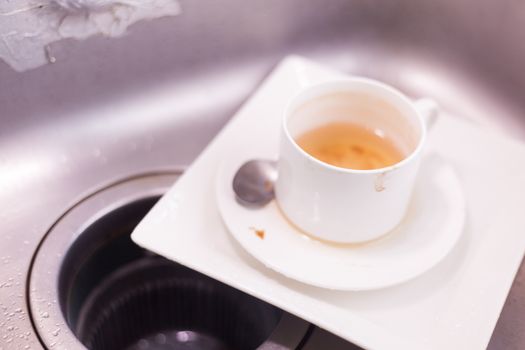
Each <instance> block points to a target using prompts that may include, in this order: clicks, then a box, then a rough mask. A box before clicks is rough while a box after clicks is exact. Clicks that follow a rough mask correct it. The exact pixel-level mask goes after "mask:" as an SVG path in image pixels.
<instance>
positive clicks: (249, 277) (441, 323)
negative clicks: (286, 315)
mask: <svg viewBox="0 0 525 350" xmlns="http://www.w3.org/2000/svg"><path fill="white" fill-rule="evenodd" d="M341 76H342V74H341V73H338V72H335V71H332V70H330V69H327V68H325V67H322V66H319V65H317V64H315V63H312V62H310V61H307V60H305V59H302V58H299V57H289V58H287V59H285V60H284V61H283V62H282V63H281V64H280V65H279V66H278V67H277V68H276V69H275V71H274V72H273V73H272V74H271V75H270V76H269V77H268V78H267V79H266V81H265V82H264V83H263V84H262V86H261V87H260V89H259V90H258V91H257V92H256V93H255V94H254V96H253V97H252V98H251V99H250V100H249V101H248V102H247V103H246V104H245V105H244V106H243V107H242V108H241V110H240V111H239V112H238V113H237V114H236V115H235V116H234V117H233V118H232V119H231V121H230V122H229V123H228V125H227V126H225V127H224V129H223V130H222V131H221V132H220V134H219V135H218V136H217V137H216V138H215V139H214V140H213V141H212V142H211V143H210V145H209V146H208V147H207V149H206V150H205V151H204V152H203V153H202V154H201V155H200V156H199V157H198V159H197V160H196V161H195V162H194V163H193V164H192V165H191V167H190V168H189V169H188V170H187V171H186V173H185V174H184V175H183V176H182V177H181V178H180V179H179V180H178V181H177V183H176V184H175V185H174V186H173V187H172V188H171V190H170V191H169V192H168V193H167V194H166V195H165V196H164V197H163V198H162V199H161V200H160V201H159V202H158V203H157V205H156V206H155V207H154V208H153V209H152V210H151V211H150V213H149V214H148V215H147V216H146V218H145V219H144V220H143V221H142V222H141V223H140V224H139V226H138V227H137V228H136V229H135V231H134V233H133V236H132V238H133V240H134V241H135V242H137V243H138V244H139V245H141V246H143V247H145V248H147V249H150V250H152V251H154V252H156V253H158V254H161V255H163V256H165V257H167V258H169V259H171V260H174V261H176V262H178V263H181V264H183V265H186V266H188V267H190V268H192V269H195V270H197V271H200V272H202V273H204V274H206V275H209V276H211V277H213V278H216V279H217V280H220V281H222V282H224V283H227V284H229V285H231V286H233V287H235V288H238V289H240V290H243V291H245V292H247V293H249V294H252V295H254V296H255V297H258V298H260V299H263V300H265V301H267V302H269V303H272V304H274V305H276V306H278V307H280V308H282V309H284V310H286V311H288V312H290V313H293V314H296V315H298V316H299V317H302V318H304V319H306V320H308V321H310V322H312V323H315V324H317V325H319V326H320V327H322V328H324V329H326V330H328V331H330V332H332V333H335V334H337V335H339V336H341V337H343V338H345V339H347V340H349V341H351V342H353V343H355V344H357V345H360V346H362V347H365V348H369V349H461V350H464V349H470V350H473V349H484V348H485V347H486V346H487V344H488V341H489V339H490V336H491V333H492V330H493V329H494V326H495V324H496V321H497V319H498V316H499V313H500V311H501V308H502V306H503V304H504V301H505V298H506V295H507V293H508V291H509V289H510V286H511V284H512V281H513V279H514V275H515V273H516V271H517V269H518V267H519V264H520V262H521V260H522V258H523V253H524V251H525V234H524V232H525V215H524V209H525V196H524V195H525V162H524V160H525V146H523V145H522V144H521V143H519V142H517V141H514V140H510V139H507V138H505V137H502V136H500V135H497V134H495V133H493V132H491V131H487V130H483V129H481V128H478V127H477V126H475V125H474V124H472V123H470V122H467V121H465V120H461V119H459V118H454V117H451V116H448V115H446V114H445V115H442V116H441V118H440V119H439V120H438V122H437V123H436V125H435V126H434V128H433V129H432V130H431V132H430V135H429V144H428V148H429V150H431V151H433V152H435V153H437V154H438V155H440V156H442V157H444V158H445V159H447V161H448V162H450V163H451V164H452V165H453V166H454V168H455V170H456V171H457V173H458V174H459V177H460V179H461V181H462V184H463V187H464V191H465V195H466V197H467V222H466V231H465V232H464V234H463V236H462V238H461V239H460V242H459V243H458V244H457V246H456V247H455V248H454V249H453V251H452V252H451V253H450V254H449V255H448V256H447V257H446V258H445V259H444V260H443V261H442V262H441V263H439V264H438V265H437V266H436V267H434V268H433V269H431V270H430V271H428V272H427V273H425V274H423V275H422V276H420V277H418V278H416V279H414V280H412V281H410V282H407V283H404V284H402V285H399V286H396V287H391V288H386V289H382V290H377V291H368V292H338V291H330V290H325V289H321V288H317V287H312V286H308V285H305V284H301V283H299V282H296V281H294V280H291V279H288V278H286V277H284V276H282V275H280V274H278V273H276V272H274V271H272V270H270V269H268V268H266V267H264V266H263V265H262V264H261V263H259V262H258V261H256V260H255V259H254V258H252V257H251V256H250V255H248V253H246V252H245V251H244V250H243V249H242V248H241V247H240V246H239V245H238V244H237V243H236V241H235V240H234V239H233V238H232V237H231V236H230V234H229V233H228V232H227V231H226V229H225V227H224V225H223V223H222V220H221V217H220V216H219V213H218V209H217V206H216V201H215V195H214V193H215V189H214V186H215V183H216V181H215V178H216V174H217V170H218V166H219V164H220V163H221V161H222V160H223V159H224V158H226V157H228V153H227V152H226V150H230V149H231V148H232V145H237V146H238V148H239V149H241V148H245V147H250V144H252V143H254V142H257V139H259V138H264V133H265V130H267V129H268V127H269V125H273V124H272V122H271V121H272V120H275V118H280V116H281V115H282V110H283V108H284V106H285V104H286V103H287V101H288V99H289V98H290V97H291V96H293V95H294V94H295V93H297V92H298V91H299V90H300V89H301V88H303V87H305V86H307V85H308V84H311V83H316V82H319V81H323V80H328V79H332V78H334V77H341ZM290 259H293V247H290ZM327 273H330V271H327Z"/></svg>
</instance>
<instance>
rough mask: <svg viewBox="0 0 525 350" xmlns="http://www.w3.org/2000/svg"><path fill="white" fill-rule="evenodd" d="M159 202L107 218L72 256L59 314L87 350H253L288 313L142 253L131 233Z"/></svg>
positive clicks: (62, 279)
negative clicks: (61, 313) (284, 313)
mask: <svg viewBox="0 0 525 350" xmlns="http://www.w3.org/2000/svg"><path fill="white" fill-rule="evenodd" d="M157 199H158V198H148V199H144V200H140V201H137V202H134V203H131V204H128V205H125V206H122V207H120V208H118V209H116V210H113V211H112V212H110V213H108V214H106V215H104V216H103V217H102V218H100V219H98V220H97V221H96V222H94V223H93V224H91V225H89V227H87V228H86V229H84V230H83V231H82V232H81V233H80V235H79V236H78V238H77V239H76V241H75V243H74V244H73V245H72V246H71V248H70V250H69V251H68V253H67V255H66V257H65V260H64V262H63V264H62V268H61V271H60V277H59V300H60V305H61V308H62V312H63V313H64V315H65V318H66V320H67V322H68V324H69V327H70V328H71V329H72V331H73V333H74V334H75V335H76V336H77V338H78V339H79V340H80V341H81V342H82V343H83V344H84V345H85V346H86V347H87V348H89V349H95V350H110V349H111V350H119V349H133V350H135V349H163V350H164V349H166V350H167V349H213V350H222V349H228V350H232V349H237V350H241V349H255V348H257V347H258V346H259V345H261V344H262V343H263V342H264V341H265V340H266V339H267V338H268V337H269V336H270V334H271V333H272V332H273V331H274V330H275V328H276V327H277V325H278V323H279V321H280V319H281V317H282V315H283V312H282V311H281V310H280V309H277V308H275V307H273V306H271V305H269V304H266V303H264V302H262V301H260V300H258V299H255V298H253V297H251V296H249V295H247V294H244V293H242V292H240V291H238V290H236V289H233V288H231V287H228V286H226V285H224V284H222V283H220V282H217V281H215V280H213V279H211V278H209V277H206V276H204V275H202V274H199V273H197V272H195V271H193V270H190V269H188V268H185V267H183V266H181V265H177V264H175V263H172V262H170V261H168V260H166V259H164V258H162V257H159V256H157V255H154V254H152V253H149V252H147V251H145V250H143V249H141V248H139V247H137V246H136V245H135V244H134V243H133V242H132V241H131V239H130V237H129V236H130V233H131V231H132V229H133V228H134V227H135V226H136V225H137V223H138V222H139V221H140V220H141V219H142V217H143V216H144V215H145V214H146V213H147V211H148V210H149V209H150V208H151V207H152V206H153V205H154V203H155V202H156V201H157Z"/></svg>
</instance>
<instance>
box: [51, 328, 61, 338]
mask: <svg viewBox="0 0 525 350" xmlns="http://www.w3.org/2000/svg"><path fill="white" fill-rule="evenodd" d="M59 333H60V328H57V329H55V330H54V331H53V332H51V334H53V336H55V337H56V336H58V334H59Z"/></svg>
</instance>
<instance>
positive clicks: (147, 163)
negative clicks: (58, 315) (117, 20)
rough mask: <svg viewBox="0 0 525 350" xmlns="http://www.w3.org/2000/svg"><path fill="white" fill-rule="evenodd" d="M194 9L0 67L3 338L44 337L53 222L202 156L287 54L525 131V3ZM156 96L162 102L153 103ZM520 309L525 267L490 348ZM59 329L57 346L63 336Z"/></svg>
mask: <svg viewBox="0 0 525 350" xmlns="http://www.w3.org/2000/svg"><path fill="white" fill-rule="evenodd" d="M181 5H182V9H183V14H182V15H181V16H179V17H175V18H166V19H161V20H157V21H153V22H149V23H142V24H138V25H135V26H134V27H132V28H131V31H130V33H129V34H128V35H127V36H125V37H123V38H121V39H116V40H115V39H111V40H110V39H106V38H102V37H97V38H93V39H89V40H87V41H83V42H77V41H66V42H61V43H58V44H56V45H53V46H52V47H51V50H52V52H53V55H54V56H56V58H57V63H55V64H52V65H48V66H46V67H42V68H39V69H37V70H34V71H29V72H26V73H15V72H14V71H12V70H10V69H9V67H8V66H7V65H4V64H0V150H1V151H0V219H1V222H2V228H1V229H0V349H3V350H5V349H24V348H26V349H29V348H31V349H39V348H43V345H42V343H41V342H40V339H39V336H38V332H37V330H38V329H39V327H41V324H40V323H39V320H38V318H36V317H34V318H33V319H32V318H31V317H30V310H29V306H28V295H29V294H30V293H31V292H38V291H31V290H30V288H29V287H28V284H27V281H28V272H29V270H30V267H31V264H32V261H33V257H34V256H35V253H36V251H37V249H38V247H39V245H40V242H41V241H42V239H43V238H44V236H45V234H46V232H48V231H49V229H50V228H51V226H52V225H53V223H54V222H56V221H57V219H59V218H60V217H61V216H62V215H63V214H64V213H65V212H66V211H67V210H68V209H69V208H71V207H72V206H73V205H74V204H75V203H77V202H78V201H79V200H81V199H82V198H84V197H86V196H87V195H88V194H90V193H93V192H95V191H97V190H98V189H100V188H103V187H105V186H106V185H108V184H110V183H113V182H115V181H117V180H118V179H122V178H128V177H130V176H135V175H137V174H142V173H151V172H155V171H161V170H179V169H183V168H184V167H186V166H188V165H189V164H191V162H192V160H193V159H195V157H196V156H197V155H198V154H199V152H200V151H201V150H202V149H203V148H204V147H205V146H206V144H207V143H208V142H209V141H210V140H211V139H212V138H213V136H214V135H215V134H216V133H217V132H218V131H219V130H220V128H221V127H222V126H223V125H224V124H225V123H226V122H227V121H228V119H229V118H230V117H231V116H232V115H233V113H234V112H235V111H236V109H237V108H238V107H239V106H240V105H241V104H242V102H243V101H244V100H246V98H247V97H248V96H249V95H250V94H251V93H252V92H253V91H254V90H255V89H256V88H257V86H258V84H259V83H260V82H261V81H262V79H263V78H264V77H265V76H266V75H267V74H268V73H269V72H270V71H271V69H272V68H273V67H274V66H275V65H276V63H277V62H278V61H279V60H280V59H281V58H283V57H284V56H285V55H287V54H290V53H295V54H301V55H305V56H307V57H309V58H312V59H314V60H318V61H320V62H322V63H326V64H329V65H331V66H333V67H334V68H338V69H340V70H343V71H346V72H348V73H352V74H359V75H366V76H369V77H373V78H377V79H380V80H384V81H386V82H388V83H390V84H393V85H395V86H398V87H399V88H400V89H402V90H404V91H405V92H406V93H408V94H410V95H412V96H414V97H418V96H432V97H434V98H435V99H436V100H437V101H438V102H439V103H440V104H441V105H442V106H443V108H444V110H445V111H446V112H448V113H450V114H453V115H456V116H457V117H464V118H469V119H471V120H473V122H475V123H479V124H480V125H482V126H485V127H489V128H493V129H496V130H498V131H499V132H502V133H506V134H507V135H508V137H515V138H519V139H522V140H525V73H524V70H523V62H525V40H524V39H525V38H524V36H523V33H525V3H523V2H519V1H515V0H502V1H488V0H464V1H448V0H447V1H445V0H444V1H439V2H438V1H410V0H406V1H389V2H384V1H376V0H325V1H314V0H302V1H299V0H287V1H282V0H270V1H269V0H253V1H250V2H245V1H239V0H224V1H210V0H208V1H198V2H197V1H189V0H182V1H181ZM143 104H148V105H150V106H151V105H156V106H158V110H157V113H154V114H151V113H150V114H147V115H146V114H141V113H140V111H141V109H140V106H141V105H143ZM42 273H46V274H49V278H50V280H52V279H54V278H57V274H58V271H54V270H49V271H45V272H42ZM48 302H49V303H50V304H53V303H55V302H56V301H55V300H53V299H50V300H49V301H48ZM523 315H525V268H524V267H523V266H522V268H521V269H520V271H519V272H518V276H517V278H516V280H515V282H514V285H513V287H512V290H511V293H510V295H509V297H508V299H507V302H506V304H505V307H504V309H503V312H502V315H501V317H500V320H499V322H498V325H497V327H496V330H495V332H494V334H493V337H492V340H491V342H490V345H489V349H521V348H525V317H524V316H523ZM33 316H34V315H33ZM41 331H42V330H41ZM55 337H56V342H54V344H53V346H51V345H50V344H48V345H47V347H49V348H51V347H52V348H59V349H61V348H65V347H64V346H63V344H62V343H61V340H60V339H61V338H60V334H57V335H56V336H55ZM320 343H322V342H318V343H317V344H320ZM348 346H349V348H350V345H348ZM310 347H311V348H312V349H314V345H310Z"/></svg>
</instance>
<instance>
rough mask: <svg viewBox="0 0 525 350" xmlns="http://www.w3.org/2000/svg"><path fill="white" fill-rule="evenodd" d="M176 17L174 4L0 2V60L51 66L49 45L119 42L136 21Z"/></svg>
mask: <svg viewBox="0 0 525 350" xmlns="http://www.w3.org/2000/svg"><path fill="white" fill-rule="evenodd" d="M179 13H180V6H179V3H178V2H177V1H176V0H0V58H1V59H3V60H4V61H5V62H7V63H8V64H9V65H10V66H11V67H12V68H13V69H15V70H17V71H24V70H28V69H32V68H36V67H39V66H41V65H43V64H46V63H53V62H54V61H55V60H56V59H55V57H54V56H53V55H52V54H51V52H50V48H49V45H50V44H52V43H54V42H56V41H59V40H62V39H67V38H74V39H86V38H88V37H90V36H93V35H96V34H102V35H105V36H108V37H118V36H121V35H123V34H124V33H126V30H127V28H128V27H129V26H130V25H131V24H133V23H135V22H138V21H141V20H147V19H154V18H159V17H164V16H175V15H177V14H179Z"/></svg>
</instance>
